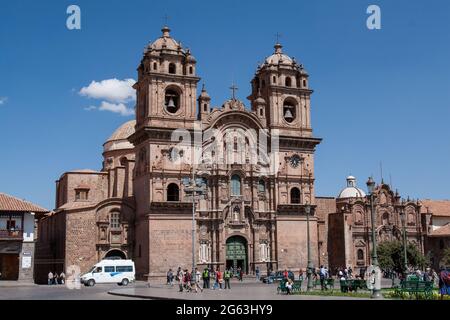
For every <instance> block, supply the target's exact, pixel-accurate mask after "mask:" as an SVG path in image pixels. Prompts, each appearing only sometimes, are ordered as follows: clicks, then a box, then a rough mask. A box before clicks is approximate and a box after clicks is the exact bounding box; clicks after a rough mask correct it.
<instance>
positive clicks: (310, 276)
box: [305, 203, 314, 291]
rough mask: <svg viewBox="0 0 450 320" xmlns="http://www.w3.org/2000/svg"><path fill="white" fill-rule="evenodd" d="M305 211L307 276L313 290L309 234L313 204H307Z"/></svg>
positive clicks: (309, 285) (309, 289)
mask: <svg viewBox="0 0 450 320" xmlns="http://www.w3.org/2000/svg"><path fill="white" fill-rule="evenodd" d="M305 213H306V237H307V243H308V247H307V248H308V265H307V271H306V274H307V277H308V285H307V288H306V289H307V291H311V289H312V288H313V283H312V272H313V268H314V266H313V264H312V261H311V240H310V236H309V214H310V213H311V206H310V205H309V204H308V203H307V204H306V206H305Z"/></svg>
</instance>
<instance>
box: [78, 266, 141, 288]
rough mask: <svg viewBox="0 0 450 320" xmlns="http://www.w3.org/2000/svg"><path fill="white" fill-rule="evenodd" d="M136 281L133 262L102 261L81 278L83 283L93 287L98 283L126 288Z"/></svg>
mask: <svg viewBox="0 0 450 320" xmlns="http://www.w3.org/2000/svg"><path fill="white" fill-rule="evenodd" d="M133 281H135V268H134V262H133V261H132V260H102V261H100V262H99V263H97V264H96V265H95V266H93V267H92V269H91V270H90V271H89V272H87V273H85V274H83V275H82V276H81V283H84V285H85V286H93V285H95V284H96V283H117V284H119V285H123V286H126V285H128V283H130V282H133Z"/></svg>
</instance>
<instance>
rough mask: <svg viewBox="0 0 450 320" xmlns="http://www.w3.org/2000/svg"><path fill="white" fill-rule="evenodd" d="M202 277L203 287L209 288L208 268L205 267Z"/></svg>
mask: <svg viewBox="0 0 450 320" xmlns="http://www.w3.org/2000/svg"><path fill="white" fill-rule="evenodd" d="M202 278H203V289H209V269H208V267H205V269H204V270H203V274H202Z"/></svg>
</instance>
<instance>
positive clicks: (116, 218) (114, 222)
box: [109, 211, 120, 229]
mask: <svg viewBox="0 0 450 320" xmlns="http://www.w3.org/2000/svg"><path fill="white" fill-rule="evenodd" d="M109 224H110V227H111V229H120V212H117V211H114V212H111V216H110V218H109Z"/></svg>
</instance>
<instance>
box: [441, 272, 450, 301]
mask: <svg viewBox="0 0 450 320" xmlns="http://www.w3.org/2000/svg"><path fill="white" fill-rule="evenodd" d="M439 293H440V294H441V300H443V299H444V295H450V273H449V272H448V271H447V270H446V268H445V267H441V272H440V273H439Z"/></svg>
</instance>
